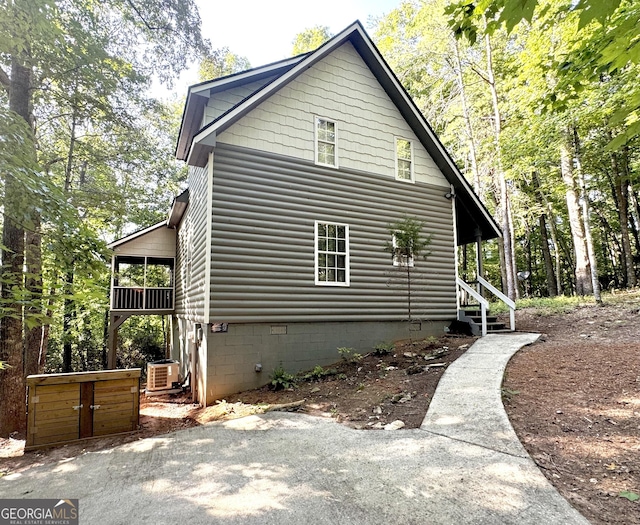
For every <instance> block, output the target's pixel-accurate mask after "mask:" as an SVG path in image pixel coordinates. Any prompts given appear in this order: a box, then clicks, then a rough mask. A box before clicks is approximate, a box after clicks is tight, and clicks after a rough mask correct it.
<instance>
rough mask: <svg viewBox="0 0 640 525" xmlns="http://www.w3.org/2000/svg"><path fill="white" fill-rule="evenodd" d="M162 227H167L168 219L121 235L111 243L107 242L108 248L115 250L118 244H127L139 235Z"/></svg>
mask: <svg viewBox="0 0 640 525" xmlns="http://www.w3.org/2000/svg"><path fill="white" fill-rule="evenodd" d="M162 227H165V228H166V227H167V221H162V222H158V223H156V224H152V225H151V226H148V227H147V228H141V229H140V230H137V231H134V232H133V233H130V234H129V235H126V236H125V237H121V238H120V239H116V240H115V241H113V242H110V243H109V244H107V248H109V249H110V250H113V249H115V248H117V247H118V246H120V245H122V244H126V243H128V242H130V241H133V240H135V239H137V238H139V237H142V236H143V235H146V234H147V233H151V232H152V231H154V230H157V229H158V228H162Z"/></svg>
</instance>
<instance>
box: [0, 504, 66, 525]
mask: <svg viewBox="0 0 640 525" xmlns="http://www.w3.org/2000/svg"><path fill="white" fill-rule="evenodd" d="M0 525H78V500H77V499H0Z"/></svg>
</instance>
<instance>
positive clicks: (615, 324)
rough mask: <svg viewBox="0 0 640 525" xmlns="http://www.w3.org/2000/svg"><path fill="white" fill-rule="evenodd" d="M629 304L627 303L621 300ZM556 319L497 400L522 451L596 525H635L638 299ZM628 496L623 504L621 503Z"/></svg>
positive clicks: (513, 369)
mask: <svg viewBox="0 0 640 525" xmlns="http://www.w3.org/2000/svg"><path fill="white" fill-rule="evenodd" d="M625 299H626V300H625ZM616 300H617V301H620V302H616V303H613V304H612V302H611V301H607V303H608V304H607V305H606V306H604V307H599V306H590V307H583V308H579V309H578V310H576V311H574V312H571V313H568V314H564V315H553V316H540V315H536V314H535V313H534V312H532V311H528V310H523V311H520V312H518V316H517V323H518V324H517V327H518V330H523V331H531V332H541V333H543V334H545V336H543V339H544V340H543V341H542V342H539V343H537V344H534V345H532V346H530V347H527V348H525V349H523V350H522V351H521V352H519V353H518V354H516V355H515V356H514V358H513V359H512V360H511V362H510V363H509V365H508V367H507V372H506V376H505V380H504V384H503V400H504V402H505V408H506V410H507V414H508V415H509V418H510V419H511V422H512V424H513V426H514V428H515V430H516V433H517V434H518V437H519V438H520V441H521V442H522V443H523V444H524V446H525V448H526V449H527V451H528V452H529V454H530V455H531V457H532V458H533V459H534V461H535V462H536V463H537V464H538V466H539V467H540V470H541V471H542V472H543V474H544V475H545V476H546V477H547V478H548V479H549V480H550V481H551V483H553V485H554V486H555V487H556V488H557V489H558V490H559V492H560V493H561V494H562V495H563V496H564V497H565V498H566V499H567V500H569V502H571V504H572V505H574V506H575V507H576V508H577V509H578V510H579V511H580V512H581V513H582V514H583V515H584V516H585V517H587V518H588V519H589V521H591V522H592V523H594V524H605V523H606V524H612V523H615V524H620V525H622V524H624V525H638V524H640V500H636V501H633V502H632V501H630V500H629V499H627V498H631V499H636V498H637V495H640V324H639V323H638V314H639V312H640V295H638V294H633V295H628V296H627V297H625V296H622V297H618V298H616ZM625 495H626V497H625Z"/></svg>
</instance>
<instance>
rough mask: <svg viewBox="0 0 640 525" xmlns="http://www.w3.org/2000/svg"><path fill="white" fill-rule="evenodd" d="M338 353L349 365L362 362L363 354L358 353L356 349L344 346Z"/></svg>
mask: <svg viewBox="0 0 640 525" xmlns="http://www.w3.org/2000/svg"><path fill="white" fill-rule="evenodd" d="M338 353H339V354H340V357H342V359H344V360H345V361H346V362H347V363H358V362H360V361H362V354H359V353H357V352H356V349H355V348H347V347H346V346H342V347H340V348H338Z"/></svg>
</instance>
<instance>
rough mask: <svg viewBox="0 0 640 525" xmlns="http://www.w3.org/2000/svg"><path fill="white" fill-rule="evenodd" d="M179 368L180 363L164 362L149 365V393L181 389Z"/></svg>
mask: <svg viewBox="0 0 640 525" xmlns="http://www.w3.org/2000/svg"><path fill="white" fill-rule="evenodd" d="M179 368H180V363H179V362H178V361H170V360H163V361H156V362H153V363H147V391H149V392H157V391H158V390H171V389H174V388H179V387H180V384H179V380H178V370H179Z"/></svg>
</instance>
